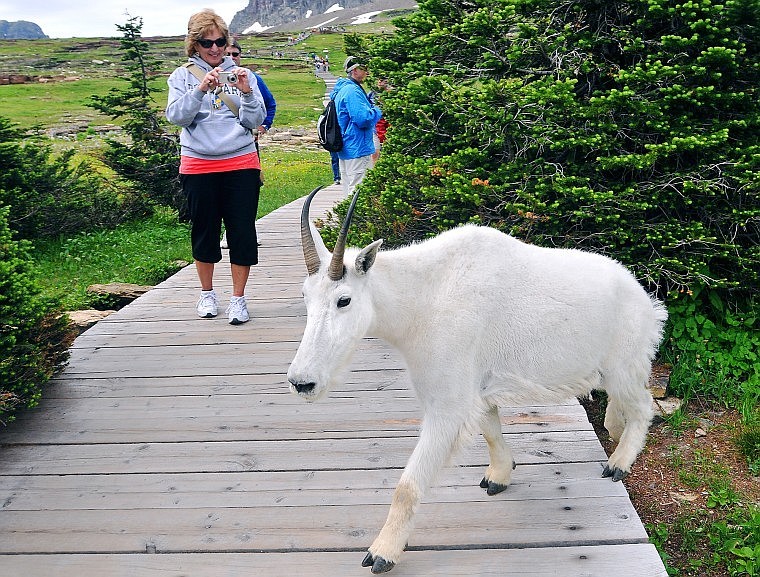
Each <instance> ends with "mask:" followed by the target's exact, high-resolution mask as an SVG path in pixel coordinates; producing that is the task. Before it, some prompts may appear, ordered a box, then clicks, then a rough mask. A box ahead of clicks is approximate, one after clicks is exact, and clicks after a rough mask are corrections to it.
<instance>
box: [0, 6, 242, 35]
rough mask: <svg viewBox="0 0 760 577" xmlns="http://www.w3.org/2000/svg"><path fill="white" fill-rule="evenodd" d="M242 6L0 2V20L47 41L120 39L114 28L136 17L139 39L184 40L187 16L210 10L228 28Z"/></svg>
mask: <svg viewBox="0 0 760 577" xmlns="http://www.w3.org/2000/svg"><path fill="white" fill-rule="evenodd" d="M246 6H248V0H234V1H233V0H216V1H214V2H208V1H206V2H203V1H201V2H196V1H195V0H115V1H113V0H105V1H102V0H101V1H100V2H96V3H95V4H89V5H88V4H87V2H84V1H82V0H52V1H51V0H37V1H34V0H0V20H8V21H9V22H16V21H18V20H26V21H27V22H34V23H35V24H37V25H39V27H40V28H42V32H43V33H44V34H46V35H48V36H49V37H50V38H72V37H82V38H92V37H100V36H115V37H119V38H120V37H121V36H122V35H121V33H119V31H118V30H117V29H116V24H120V25H123V24H126V22H127V19H128V18H129V17H131V16H140V17H141V18H142V20H143V28H142V35H143V36H184V35H185V33H186V32H187V20H188V19H189V18H190V15H191V14H194V13H195V12H198V11H200V10H202V9H203V8H213V9H214V10H215V11H216V13H217V14H219V15H220V16H221V17H222V18H223V19H224V21H225V22H226V23H227V25H228V26H229V24H230V21H231V20H232V17H233V16H234V15H235V14H236V13H237V12H239V11H240V10H243V9H244V8H245V7H246ZM127 13H129V15H127Z"/></svg>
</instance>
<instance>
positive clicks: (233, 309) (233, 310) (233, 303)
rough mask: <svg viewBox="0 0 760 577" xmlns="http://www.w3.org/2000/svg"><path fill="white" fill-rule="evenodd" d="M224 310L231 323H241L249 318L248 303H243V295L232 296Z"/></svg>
mask: <svg viewBox="0 0 760 577" xmlns="http://www.w3.org/2000/svg"><path fill="white" fill-rule="evenodd" d="M226 312H227V318H229V319H230V324H231V325H242V324H243V323H247V322H248V320H249V319H250V318H251V317H249V316H248V305H246V304H245V297H232V298H231V299H230V306H228V307H227V311H226Z"/></svg>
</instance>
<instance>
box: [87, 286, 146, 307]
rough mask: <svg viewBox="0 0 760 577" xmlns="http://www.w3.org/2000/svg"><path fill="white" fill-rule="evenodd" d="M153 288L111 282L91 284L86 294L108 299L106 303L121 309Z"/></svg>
mask: <svg viewBox="0 0 760 577" xmlns="http://www.w3.org/2000/svg"><path fill="white" fill-rule="evenodd" d="M152 288H153V287H151V286H144V285H139V284H131V283H124V282H112V283H108V284H93V285H90V286H88V287H87V292H88V293H93V294H97V295H102V296H104V297H108V302H109V303H113V306H115V307H117V308H121V307H123V306H126V305H128V304H129V303H131V302H132V301H133V300H135V299H136V298H137V297H139V296H141V295H144V294H145V293H146V292H148V291H149V290H150V289H152Z"/></svg>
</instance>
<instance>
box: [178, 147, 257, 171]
mask: <svg viewBox="0 0 760 577" xmlns="http://www.w3.org/2000/svg"><path fill="white" fill-rule="evenodd" d="M247 168H255V169H257V170H261V163H260V162H259V155H258V154H257V153H256V152H250V153H248V154H243V155H241V156H235V157H233V158H225V159H224V160H209V159H207V158H193V157H191V156H182V157H180V162H179V173H180V174H208V173H209V172H230V171H233V170H244V169H247Z"/></svg>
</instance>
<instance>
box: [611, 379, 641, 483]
mask: <svg viewBox="0 0 760 577" xmlns="http://www.w3.org/2000/svg"><path fill="white" fill-rule="evenodd" d="M628 376H629V377H630V376H631V375H628ZM639 376H640V375H639ZM647 376H648V373H647ZM637 381H638V382H635V383H631V382H630V381H629V382H628V383H625V382H623V381H618V382H615V383H612V385H614V386H609V387H605V388H606V390H607V395H608V397H609V399H608V403H607V411H606V412H605V417H604V426H605V427H606V428H607V430H608V431H609V433H610V436H611V437H612V438H613V439H614V440H617V441H618V446H617V448H616V449H615V451H614V452H613V453H612V455H610V458H609V459H608V461H607V464H606V465H605V467H604V471H603V472H602V476H603V477H612V480H613V481H620V480H621V479H624V478H625V477H627V476H628V474H629V473H630V472H631V466H632V465H633V462H634V461H635V460H636V457H637V456H638V454H639V453H640V452H641V450H642V449H643V448H644V445H645V444H646V439H647V432H648V431H649V424H650V423H651V422H652V416H653V410H652V395H651V394H650V392H649V390H648V389H647V388H646V386H645V383H646V377H645V378H644V380H643V382H642V380H641V379H640V378H639V379H637Z"/></svg>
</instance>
